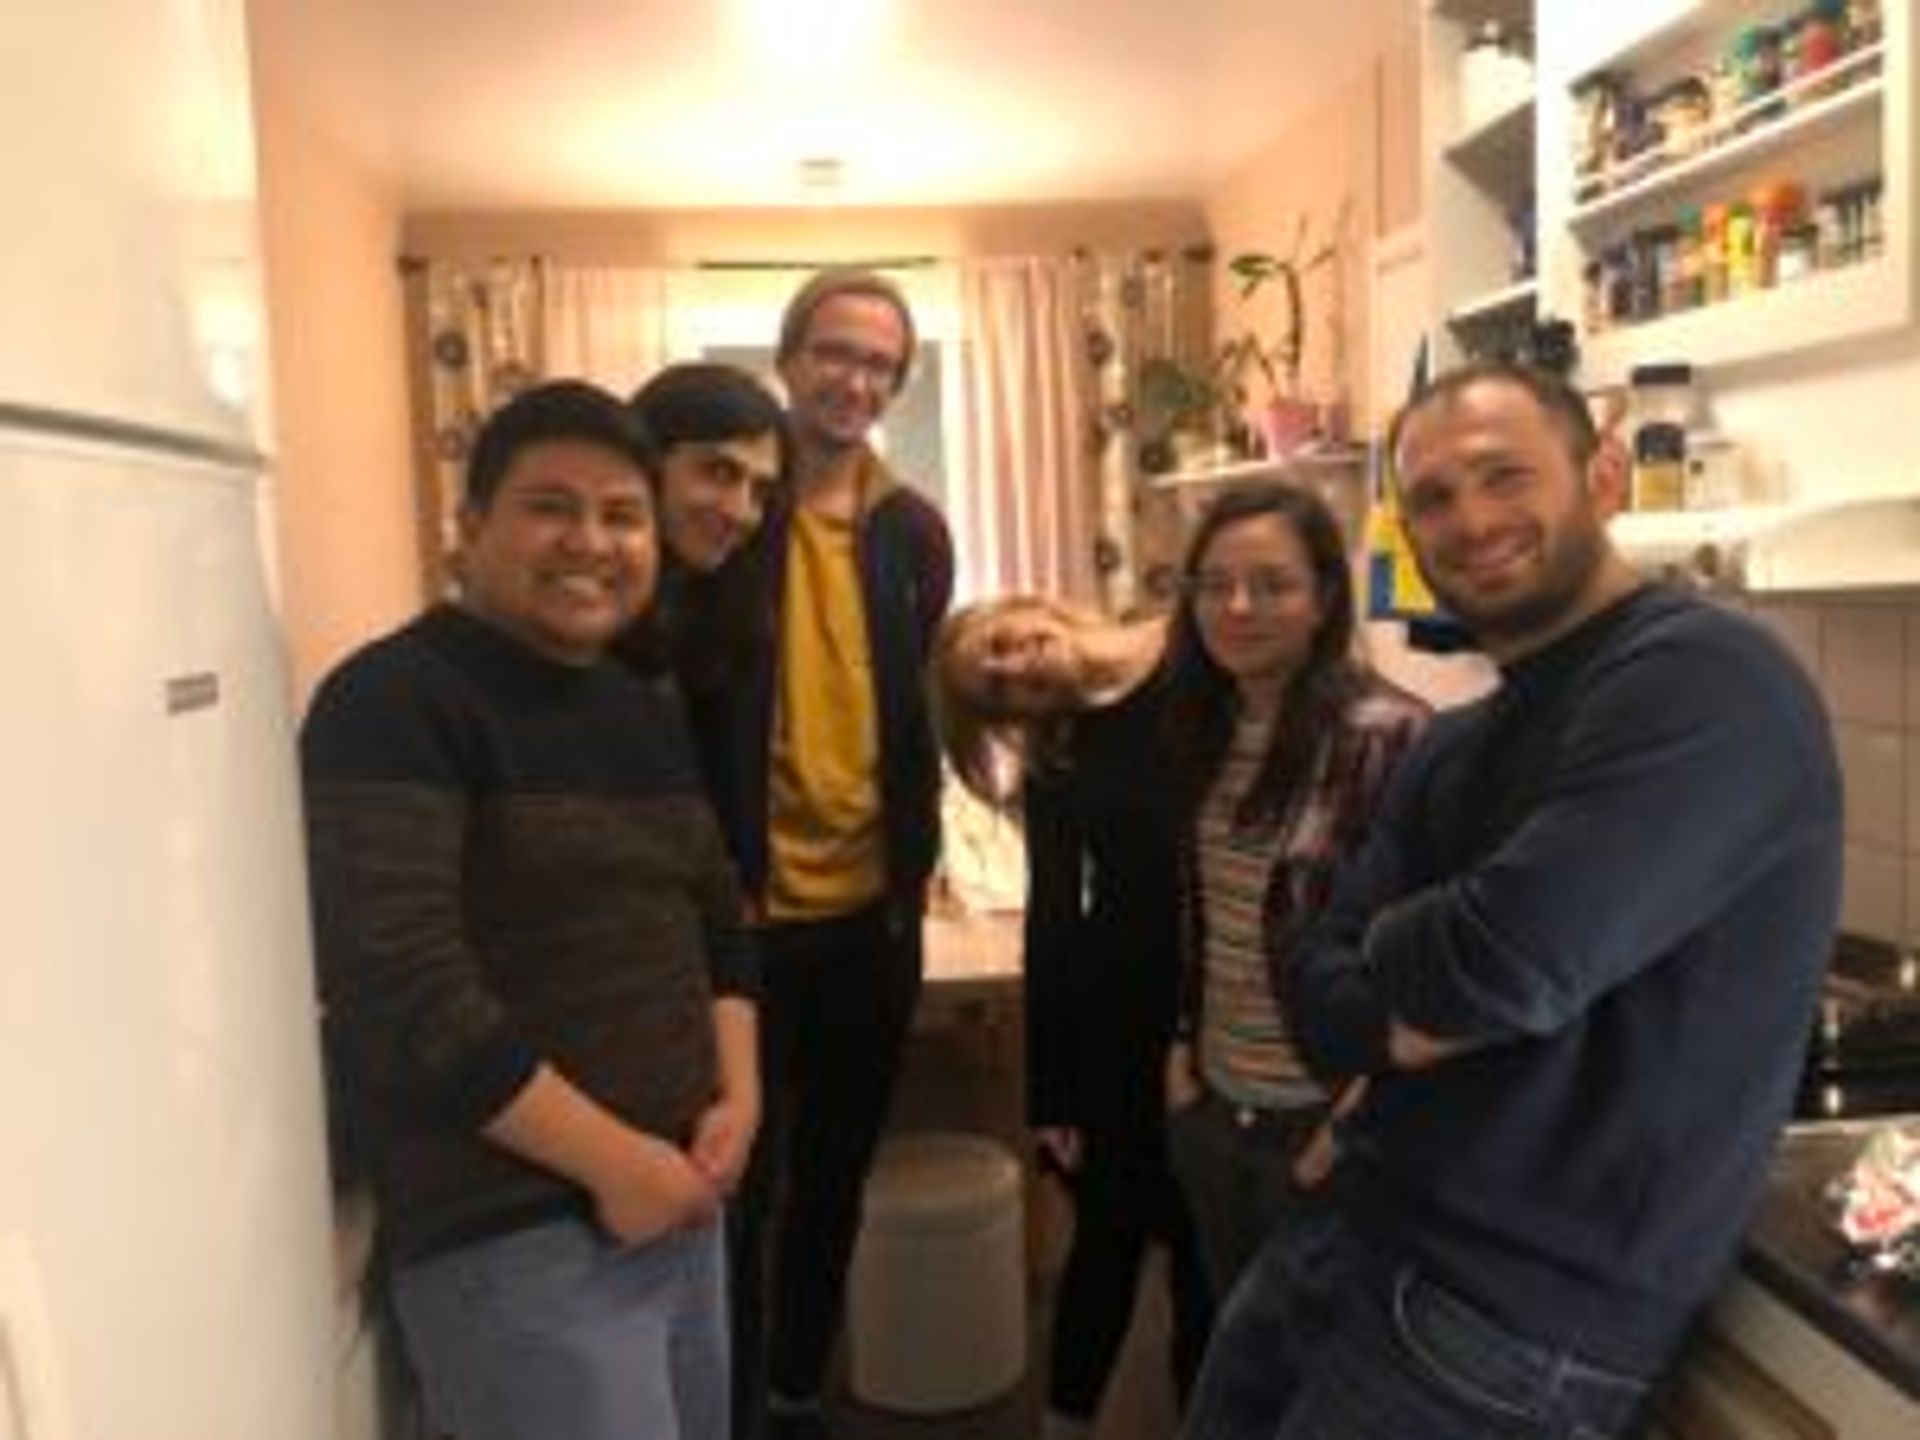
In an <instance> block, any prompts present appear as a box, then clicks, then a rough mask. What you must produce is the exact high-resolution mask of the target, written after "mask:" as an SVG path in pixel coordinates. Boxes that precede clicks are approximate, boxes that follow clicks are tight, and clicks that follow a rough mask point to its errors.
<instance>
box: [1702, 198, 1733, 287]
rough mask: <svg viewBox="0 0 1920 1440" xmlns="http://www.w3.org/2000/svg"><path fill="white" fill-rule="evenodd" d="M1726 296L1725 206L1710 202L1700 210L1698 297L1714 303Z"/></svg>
mask: <svg viewBox="0 0 1920 1440" xmlns="http://www.w3.org/2000/svg"><path fill="white" fill-rule="evenodd" d="M1726 298H1727V207H1726V206H1725V205H1719V204H1715V205H1709V206H1707V208H1706V209H1705V210H1703V211H1701V212H1700V300H1701V303H1702V304H1705V305H1717V304H1719V303H1720V302H1721V301H1722V300H1724V299H1726Z"/></svg>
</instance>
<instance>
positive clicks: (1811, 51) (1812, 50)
mask: <svg viewBox="0 0 1920 1440" xmlns="http://www.w3.org/2000/svg"><path fill="white" fill-rule="evenodd" d="M1835 8H1836V7H1834V6H1833V5H1831V4H1817V5H1814V6H1812V7H1811V8H1809V9H1808V10H1807V12H1806V14H1804V15H1802V16H1801V17H1800V23H1799V25H1798V27H1797V30H1798V37H1799V44H1798V46H1797V47H1796V52H1795V63H1794V66H1793V68H1792V69H1791V70H1790V71H1788V78H1789V79H1791V80H1798V81H1802V82H1805V83H1803V84H1802V85H1801V86H1800V88H1799V97H1800V100H1801V101H1802V102H1804V101H1807V100H1815V99H1818V98H1819V97H1820V96H1822V95H1830V94H1832V93H1833V86H1832V84H1831V83H1819V82H1816V81H1815V79H1814V77H1815V76H1817V75H1819V74H1820V72H1821V71H1823V70H1826V69H1829V68H1830V67H1831V66H1832V65H1833V63H1834V61H1836V60H1838V59H1839V58H1840V21H1839V19H1838V18H1837V17H1836V15H1835V13H1834V11H1835Z"/></svg>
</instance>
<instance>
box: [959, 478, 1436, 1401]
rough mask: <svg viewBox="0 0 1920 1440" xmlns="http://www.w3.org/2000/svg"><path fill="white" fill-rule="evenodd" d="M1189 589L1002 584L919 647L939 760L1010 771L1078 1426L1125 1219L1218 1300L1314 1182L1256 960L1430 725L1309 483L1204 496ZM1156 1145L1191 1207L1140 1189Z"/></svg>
mask: <svg viewBox="0 0 1920 1440" xmlns="http://www.w3.org/2000/svg"><path fill="white" fill-rule="evenodd" d="M1182 580H1183V584H1182V598H1181V602H1180V605H1179V607H1178V609H1177V611H1176V612H1175V614H1174V615H1173V617H1172V618H1171V621H1170V622H1167V621H1157V620H1156V621H1148V622H1143V623H1140V624H1137V625H1122V624H1118V623H1116V622H1113V621H1110V620H1106V619H1104V618H1101V617H1098V616H1094V615H1090V614H1087V613H1085V612H1082V611H1078V610H1074V609H1072V608H1070V607H1066V606H1062V605H1059V604H1057V603H1055V602H1052V601H1048V600H1043V599H1037V598H1032V597H1020V598H1014V599H1009V600H1002V601H998V602H994V603H991V604H987V605H980V606H975V607H973V608H972V609H970V610H967V611H963V612H961V613H960V614H958V615H956V616H954V617H953V619H952V620H950V621H949V622H948V625H947V628H946V630H945V632H944V634H943V636H942V640H941V643H940V645H939V647H938V648H937V650H936V653H935V684H936V693H937V694H938V696H939V698H940V702H941V703H940V705H939V710H940V714H941V720H942V727H943V733H944V736H945V739H946V742H947V748H948V754H949V757H950V758H951V760H952V762H953V765H954V768H955V770H956V772H957V773H958V774H959V775H960V777H961V778H962V779H963V780H964V781H965V782H966V783H968V784H969V785H970V786H971V787H972V788H974V789H975V790H976V791H979V792H981V793H983V794H988V795H989V796H992V795H997V794H1004V793H1005V790H1006V785H1005V781H1006V772H1007V770H1009V769H1011V768H1015V765H1017V767H1018V768H1019V769H1021V770H1023V771H1024V773H1025V777H1026V784H1025V788H1024V800H1025V809H1026V822H1027V847H1028V869H1029V894H1028V910H1027V952H1026V975H1027V1001H1028V1020H1027V1029H1028V1037H1029V1048H1028V1056H1027V1066H1028V1076H1029V1080H1028V1089H1029V1103H1030V1111H1031V1114H1030V1118H1031V1120H1032V1121H1033V1122H1034V1124H1035V1125H1036V1126H1037V1127H1039V1138H1040V1141H1041V1144H1042V1147H1043V1153H1045V1154H1050V1155H1053V1156H1055V1157H1056V1158H1058V1159H1060V1160H1063V1161H1066V1162H1069V1163H1070V1165H1071V1166H1072V1167H1073V1170H1074V1173H1073V1177H1072V1184H1073V1187H1074V1189H1073V1193H1074V1196H1075V1216H1076V1226H1075V1238H1074V1246H1073V1250H1072V1252H1071V1253H1070V1255H1069V1258H1068V1262H1067V1272H1066V1274H1065V1276H1063V1279H1062V1287H1061V1295H1060V1298H1059V1306H1058V1309H1057V1312H1056V1335H1055V1342H1054V1357H1055V1361H1054V1375H1053V1377H1052V1382H1051V1394H1050V1400H1051V1403H1052V1404H1053V1406H1054V1408H1055V1409H1056V1410H1058V1411H1062V1412H1064V1413H1066V1414H1070V1415H1082V1416H1084V1415H1090V1414H1091V1413H1092V1410H1093V1402H1094V1401H1095V1400H1097V1397H1098V1390H1099V1388H1100V1386H1101V1384H1102V1383H1103V1382H1104V1378H1105V1375H1106V1367H1107V1366H1108V1365H1110V1363H1111V1354H1112V1351H1111V1348H1109V1347H1108V1345H1107V1339H1106V1336H1107V1328H1108V1327H1109V1326H1111V1325H1114V1324H1117V1325H1120V1326H1124V1325H1125V1323H1126V1316H1127V1313H1128V1311H1129V1309H1130V1306H1129V1305H1128V1304H1126V1303H1125V1302H1126V1298H1127V1297H1128V1296H1130V1294H1131V1290H1132V1286H1133V1284H1134V1278H1135V1274H1136V1272H1137V1268H1138V1261H1139V1253H1140V1250H1141V1248H1142V1246H1143V1245H1144V1243H1145V1239H1146V1236H1147V1230H1146V1226H1145V1225H1144V1224H1143V1223H1142V1222H1141V1219H1140V1217H1145V1216H1153V1215H1157V1214H1163V1213H1167V1212H1168V1211H1169V1210H1171V1213H1173V1214H1174V1215H1176V1216H1177V1217H1179V1218H1180V1222H1181V1224H1182V1226H1184V1224H1185V1219H1184V1216H1185V1213H1187V1212H1189V1211H1190V1213H1191V1215H1192V1223H1193V1225H1194V1227H1195V1229H1196V1230H1197V1232H1198V1237H1199V1245H1200V1251H1201V1254H1202V1255H1203V1256H1204V1262H1205V1273H1206V1277H1207V1279H1208V1280H1209V1281H1211V1282H1212V1283H1211V1287H1210V1288H1211V1290H1212V1293H1213V1294H1215V1295H1217V1296H1219V1297H1222V1298H1224V1296H1225V1294H1226V1291H1227V1288H1228V1287H1229V1286H1230V1285H1231V1284H1232V1281H1233V1278H1234V1277H1235V1276H1236V1275H1237V1274H1238V1273H1239V1271H1240V1269H1241V1268H1242V1266H1243V1265H1244V1264H1245V1262H1246V1260H1247V1259H1248V1258H1249V1257H1250V1255H1251V1252H1252V1249H1253V1248H1254V1247H1255V1246H1256V1245H1257V1244H1258V1243H1259V1242H1260V1240H1261V1239H1262V1238H1263V1237H1264V1236H1265V1234H1266V1233H1267V1231H1268V1230H1269V1229H1270V1228H1271V1227H1272V1226H1273V1225H1274V1224H1275V1223H1277V1221H1278V1220H1279V1218H1280V1217H1281V1216H1282V1215H1285V1214H1287V1213H1289V1212H1293V1211H1299V1210H1301V1209H1302V1207H1303V1206H1307V1202H1308V1196H1307V1191H1308V1190H1309V1189H1310V1188H1311V1185H1312V1183H1313V1182H1316V1181H1317V1178H1318V1176H1317V1175H1316V1174H1315V1173H1313V1165H1312V1164H1311V1163H1310V1162H1309V1163H1303V1164H1302V1166H1301V1176H1300V1178H1296V1177H1295V1175H1294V1165H1295V1161H1296V1159H1299V1158H1300V1157H1301V1152H1302V1151H1303V1150H1304V1148H1305V1146H1306V1142H1307V1140H1308V1138H1309V1137H1310V1136H1312V1135H1313V1134H1314V1133H1315V1132H1316V1131H1318V1130H1319V1128H1320V1122H1321V1121H1322V1120H1323V1119H1324V1118H1325V1116H1326V1113H1327V1109H1328V1106H1327V1098H1326V1097H1325V1095H1324V1094H1323V1093H1322V1092H1321V1091H1320V1090H1319V1089H1318V1087H1317V1086H1316V1085H1315V1084H1314V1082H1312V1081H1311V1080H1310V1079H1308V1078H1307V1076H1306V1073H1305V1070H1304V1067H1302V1066H1301V1064H1300V1063H1299V1061H1298V1059H1297V1057H1296V1056H1295V1055H1294V1054H1293V1051H1292V1047H1291V1046H1290V1045H1289V1044H1288V1042H1287V1039H1286V1030H1285V1026H1284V1023H1283V1020H1282V1017H1281V1016H1280V1015H1279V1014H1278V1011H1277V1006H1276V1004H1275V1001H1274V998H1273V986H1272V985H1271V984H1270V983H1269V981H1268V976H1269V973H1270V972H1269V969H1268V967H1269V965H1283V964H1285V960H1286V945H1287V940H1288V937H1289V936H1290V935H1291V934H1292V933H1294V929H1295V927H1296V926H1297V925H1298V924H1299V922H1300V921H1301V920H1302V919H1303V918H1305V917H1306V916H1308V915H1310V914H1311V912H1312V911H1313V909H1314V908H1315V907H1316V906H1317V905H1318V904H1319V903H1321V901H1322V900H1323V899H1324V898H1325V894H1326V890H1327V884H1328V881H1329V878H1330V876H1331V871H1332V868H1333V865H1334V863H1335V861H1336V860H1337V859H1338V857H1339V856H1340V855H1341V854H1342V853H1344V851H1345V850H1346V849H1347V848H1348V847H1349V846H1351V845H1352V844H1354V843H1355V842H1356V841H1357V839H1358V837H1359V835H1360V833H1361V831H1362V830H1363V828H1364V826H1365V823H1366V819H1367V816H1368V815H1369V814H1370V813H1371V810H1372V807H1373V804H1374V801H1375V799H1376V798H1377V796H1378V794H1379V791H1380V788H1381V785H1382V783H1383V782H1384V780H1385V778H1386V776H1387V773H1388V772H1389V771H1390V769H1391V768H1392V766H1393V765H1394V763H1395V762H1396V761H1397V760H1398V759H1399V757H1400V756H1401V754H1403V753H1404V751H1405V749H1406V748H1407V746H1408V745H1409V744H1410V743H1411V741H1412V739H1413V738H1414V736H1415V735H1416V734H1417V733H1418V732H1419V730H1420V728H1421V727H1422V725H1423V723H1424V721H1425V718H1426V710H1425V708H1424V707H1423V706H1422V705H1421V704H1420V703H1419V702H1418V701H1416V700H1414V699H1412V698H1411V697H1409V696H1406V695H1404V694H1402V693H1401V692H1399V691H1397V690H1395V689H1393V688H1392V687H1391V686H1389V685H1387V684H1386V683H1385V682H1383V681H1381V680H1380V679H1378V678H1377V677H1375V676H1373V675H1372V674H1371V672H1369V671H1368V670H1367V669H1366V668H1365V667H1364V666H1363V665H1362V664H1361V663H1360V662H1359V661H1358V660H1356V659H1355V658H1354V654H1353V646H1354V627H1355V618H1354V600H1353V587H1352V579H1351V575H1350V572H1349V569H1348V565H1347V557H1346V555H1345V552H1344V549H1343V547H1342V544H1341V540H1340V534H1339V529H1338V527H1337V525H1336V524H1335V522H1334V520H1333V517H1332V516H1331V515H1330V514H1329V513H1328V511H1327V509H1326V507H1325V506H1324V505H1323V504H1322V503H1321V502H1320V501H1319V500H1318V499H1317V498H1315V497H1314V496H1313V495H1312V494H1311V493H1310V492H1308V491H1305V490H1299V489H1294V488H1291V487H1286V486H1262V487H1241V488H1236V489H1233V490H1229V491H1226V492H1223V493H1222V494H1221V495H1220V496H1219V497H1218V498H1217V499H1216V500H1215V501H1214V502H1213V504H1212V505H1211V506H1210V507H1209V508H1208V510H1207V512H1206V514H1205V515H1204V516H1203V517H1202V519H1201V521H1200V523H1199V526H1198V529H1197V531H1196V534H1195V536H1194V539H1193V542H1192V544H1191V545H1190V547H1189V550H1188V554H1187V556H1186V561H1185V564H1184V566H1183V570H1182ZM1009 757H1011V759H1012V761H1013V762H1014V764H1009ZM1116 1002H1118V1003H1116ZM1096 1020H1097V1022H1098V1023H1094V1022H1096ZM1169 1107H1170V1108H1171V1114H1170V1115H1169V1114H1168V1111H1169ZM1163 1120H1164V1123H1165V1127H1166V1128H1165V1130H1164V1132H1163V1128H1162V1125H1163ZM1169 1146H1170V1147H1171V1151H1172V1155H1173V1162H1174V1168H1175V1171H1176V1172H1177V1173H1178V1174H1179V1175H1180V1177H1181V1187H1180V1188H1181V1189H1182V1190H1184V1191H1185V1195H1186V1201H1187V1202H1188V1203H1187V1204H1186V1205H1177V1204H1176V1205H1172V1206H1170V1207H1169V1206H1167V1205H1165V1204H1162V1203H1160V1201H1159V1200H1158V1199H1157V1198H1156V1197H1157V1196H1159V1195H1160V1194H1162V1193H1163V1192H1164V1189H1165V1187H1164V1177H1165V1176H1166V1174H1167V1170H1166V1164H1167V1160H1166V1155H1167V1148H1168V1147H1169ZM1103 1151H1104V1152H1106V1153H1105V1154H1104V1155H1103ZM1108 1156H1115V1157H1124V1160H1123V1161H1122V1160H1116V1161H1115V1162H1114V1163H1108ZM1320 1163H1321V1165H1322V1167H1323V1166H1324V1162H1320ZM1309 1208H1310V1207H1309ZM1115 1215H1117V1216H1119V1217H1121V1218H1122V1220H1123V1222H1124V1221H1125V1219H1126V1218H1127V1217H1133V1220H1134V1223H1133V1224H1132V1226H1131V1227H1130V1228H1129V1227H1128V1226H1126V1225H1125V1224H1124V1223H1123V1224H1122V1225H1120V1226H1116V1227H1114V1228H1112V1229H1111V1230H1110V1229H1109V1228H1108V1222H1109V1218H1110V1217H1111V1216H1115ZM1177 1259H1178V1255H1177V1253H1176V1261H1177ZM1178 1279H1179V1269H1178V1266H1177V1265H1176V1281H1178ZM1184 1288H1185V1289H1186V1290H1187V1291H1189V1292H1194V1291H1197V1290H1198V1288H1199V1287H1196V1286H1194V1285H1192V1284H1191V1283H1190V1282H1189V1283H1187V1284H1186V1285H1185V1286H1184ZM1116 1296H1118V1297H1119V1298H1118V1300H1116V1299H1115V1298H1114V1297H1116ZM1185 1308H1186V1307H1181V1306H1178V1305H1177V1306H1176V1309H1177V1310H1184V1309H1185ZM1116 1317H1117V1318H1116ZM1182 1338H1183V1337H1182V1335H1181V1334H1180V1333H1179V1332H1178V1327H1176V1352H1177V1353H1176V1359H1178V1358H1179V1352H1181V1351H1182V1350H1183V1348H1184V1347H1183V1346H1182V1345H1181V1343H1180V1342H1181V1340H1182ZM1185 1338H1187V1339H1188V1340H1192V1339H1194V1338H1197V1336H1196V1334H1195V1333H1194V1332H1191V1331H1190V1332H1189V1334H1188V1335H1187V1336H1186V1337H1185ZM1117 1344H1118V1339H1117V1338H1115V1339H1114V1340H1113V1341H1112V1345H1114V1346H1117ZM1063 1357H1064V1361H1063ZM1077 1357H1078V1358H1077ZM1089 1376H1091V1377H1092V1383H1091V1385H1090V1386H1089V1385H1088V1383H1087V1379H1088V1377H1089Z"/></svg>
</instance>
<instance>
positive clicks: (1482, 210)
mask: <svg viewBox="0 0 1920 1440" xmlns="http://www.w3.org/2000/svg"><path fill="white" fill-rule="evenodd" d="M1533 8H1534V7H1533V5H1532V3H1531V0H1431V3H1430V4H1429V5H1428V7H1427V9H1426V10H1425V12H1424V14H1423V20H1422V26H1421V94H1422V105H1421V128H1422V146H1421V148H1422V151H1423V153H1424V154H1425V155H1426V156H1427V157H1428V159H1429V162H1430V168H1429V170H1428V184H1427V197H1426V198H1427V206H1426V213H1427V243H1426V251H1427V257H1428V266H1429V270H1428V273H1429V277H1430V285H1431V295H1430V316H1431V326H1430V330H1431V333H1432V334H1433V336H1434V340H1435V348H1436V352H1437V353H1436V359H1437V360H1438V361H1439V362H1440V363H1441V364H1442V365H1445V364H1448V363H1451V362H1453V361H1455V360H1458V359H1461V358H1463V357H1466V356H1469V355H1479V354H1486V353H1491V352H1499V351H1503V350H1507V349H1510V348H1511V347H1512V344H1513V342H1514V340H1515V337H1517V336H1520V335H1524V334H1525V332H1526V331H1527V330H1528V329H1530V327H1531V325H1532V322H1533V319H1534V310H1535V289H1536V287H1535V281H1534V275H1533V271H1534V265H1533V262H1532V255H1533V250H1534V246H1533V231H1534V225H1533V218H1532V216H1533V208H1534V202H1533V197H1534V189H1535V187H1534V169H1535V131H1536V125H1535V113H1534V97H1533V92H1532V85H1531V71H1532V53H1533V28H1532V27H1533ZM1496 36H1497V37H1498V39H1497V41H1496V39H1495V38H1494V37H1496Z"/></svg>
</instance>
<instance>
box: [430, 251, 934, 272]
mask: <svg viewBox="0 0 1920 1440" xmlns="http://www.w3.org/2000/svg"><path fill="white" fill-rule="evenodd" d="M494 258H501V257H494ZM515 258H520V259H527V260H532V261H534V262H536V263H540V262H545V261H546V259H547V257H546V256H544V255H528V256H521V257H515ZM394 263H395V265H396V266H398V268H399V270H400V273H401V274H402V275H411V274H413V273H414V272H415V271H418V270H424V269H426V268H427V266H428V265H429V264H430V263H431V261H430V260H429V259H428V258H427V257H426V256H424V255H407V254H402V255H398V256H396V257H394ZM655 263H664V265H665V266H666V267H667V268H672V267H673V266H674V265H676V264H677V265H690V266H691V268H693V269H695V270H731V271H750V270H766V271H793V270H819V269H822V268H824V267H827V266H834V267H836V268H837V267H840V266H847V267H849V268H852V269H858V270H925V269H928V268H930V267H932V266H935V265H944V264H946V263H947V262H946V261H945V260H943V259H942V258H941V257H940V256H938V255H879V256H874V257H872V258H865V259H853V260H827V259H819V258H816V259H812V260H693V261H685V260H681V261H672V260H669V261H666V262H655Z"/></svg>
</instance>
